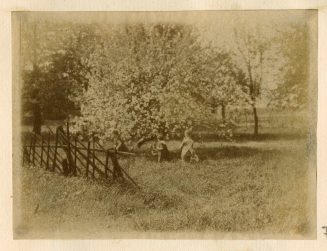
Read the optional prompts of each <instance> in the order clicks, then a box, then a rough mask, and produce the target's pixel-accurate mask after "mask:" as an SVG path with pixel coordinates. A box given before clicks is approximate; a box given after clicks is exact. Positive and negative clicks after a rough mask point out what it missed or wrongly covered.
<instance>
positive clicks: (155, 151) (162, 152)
mask: <svg viewBox="0 0 327 251" xmlns="http://www.w3.org/2000/svg"><path fill="white" fill-rule="evenodd" d="M152 155H157V156H158V162H162V161H164V160H169V151H168V147H167V144H166V142H165V140H164V137H163V135H162V134H158V135H157V141H156V142H155V143H154V145H153V146H152Z"/></svg>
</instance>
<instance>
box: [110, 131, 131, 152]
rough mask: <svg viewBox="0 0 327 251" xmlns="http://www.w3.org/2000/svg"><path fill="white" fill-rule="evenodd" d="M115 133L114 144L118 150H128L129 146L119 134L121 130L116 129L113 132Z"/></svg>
mask: <svg viewBox="0 0 327 251" xmlns="http://www.w3.org/2000/svg"><path fill="white" fill-rule="evenodd" d="M112 135H113V140H114V146H115V149H116V151H120V152H128V151H129V150H128V148H127V146H126V145H125V143H124V141H123V140H122V138H121V137H120V135H119V132H118V131H117V130H114V131H113V132H112Z"/></svg>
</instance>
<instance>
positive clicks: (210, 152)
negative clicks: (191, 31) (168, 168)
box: [143, 146, 281, 161]
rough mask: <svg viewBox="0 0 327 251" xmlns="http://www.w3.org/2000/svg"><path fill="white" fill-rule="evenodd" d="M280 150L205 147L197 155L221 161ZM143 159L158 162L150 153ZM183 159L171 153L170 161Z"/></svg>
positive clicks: (173, 152)
mask: <svg viewBox="0 0 327 251" xmlns="http://www.w3.org/2000/svg"><path fill="white" fill-rule="evenodd" d="M280 152H281V150H278V149H263V148H254V147H246V146H221V147H203V148H197V149H196V153H197V155H198V156H199V158H200V161H203V160H208V159H211V160H219V159H225V158H228V159H234V158H246V157H251V156H258V155H260V156H267V157H268V156H269V157H271V156H272V155H274V154H278V153H280ZM143 157H145V158H146V160H148V161H157V158H156V156H152V155H151V154H149V153H143ZM180 159H181V153H180V151H170V153H169V161H176V160H180Z"/></svg>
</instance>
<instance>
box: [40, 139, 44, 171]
mask: <svg viewBox="0 0 327 251" xmlns="http://www.w3.org/2000/svg"><path fill="white" fill-rule="evenodd" d="M41 141H42V143H41V163H40V165H41V168H42V167H43V135H42V134H41Z"/></svg>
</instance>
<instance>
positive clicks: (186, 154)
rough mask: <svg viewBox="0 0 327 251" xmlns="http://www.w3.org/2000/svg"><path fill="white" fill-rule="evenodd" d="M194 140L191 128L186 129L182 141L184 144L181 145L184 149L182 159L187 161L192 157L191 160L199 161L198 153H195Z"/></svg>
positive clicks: (182, 149)
mask: <svg viewBox="0 0 327 251" xmlns="http://www.w3.org/2000/svg"><path fill="white" fill-rule="evenodd" d="M193 145H194V141H193V139H192V138H191V132H190V130H185V132H184V139H183V141H182V144H181V146H180V149H181V151H182V153H181V158H182V161H183V162H185V161H186V160H187V159H190V161H191V162H192V161H195V162H198V161H199V157H198V155H196V154H195V151H194V148H193Z"/></svg>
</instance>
